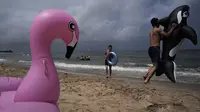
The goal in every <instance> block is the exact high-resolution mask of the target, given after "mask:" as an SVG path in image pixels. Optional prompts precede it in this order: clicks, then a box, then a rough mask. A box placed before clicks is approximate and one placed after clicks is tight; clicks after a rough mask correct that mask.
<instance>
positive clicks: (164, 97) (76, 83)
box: [0, 64, 200, 112]
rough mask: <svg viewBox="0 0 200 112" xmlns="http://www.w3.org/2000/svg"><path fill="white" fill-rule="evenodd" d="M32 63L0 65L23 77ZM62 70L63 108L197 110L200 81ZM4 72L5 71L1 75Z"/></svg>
mask: <svg viewBox="0 0 200 112" xmlns="http://www.w3.org/2000/svg"><path fill="white" fill-rule="evenodd" d="M28 70H29V67H23V66H18V65H5V64H1V65H0V74H3V75H4V76H12V77H23V76H24V75H25V74H26V73H27V71H28ZM58 72H59V79H60V87H61V88H60V97H59V101H58V106H59V108H60V112H69V111H70V112H76V111H78V112H79V111H81V112H89V111H90V112H121V111H122V112H198V111H200V90H199V89H200V88H199V85H198V84H183V83H177V84H173V83H171V82H166V81H154V80H153V81H151V83H150V84H147V85H146V84H144V83H143V80H142V79H136V78H135V79H123V78H119V77H115V76H113V78H111V79H107V78H105V75H104V76H100V75H97V74H93V75H92V74H79V73H70V72H67V74H65V73H66V72H61V71H58ZM1 76H2V75H1Z"/></svg>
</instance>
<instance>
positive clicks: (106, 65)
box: [104, 45, 112, 78]
mask: <svg viewBox="0 0 200 112" xmlns="http://www.w3.org/2000/svg"><path fill="white" fill-rule="evenodd" d="M111 51H112V45H109V46H108V49H107V50H106V51H105V53H104V58H105V67H106V75H107V78H108V67H109V71H110V76H109V77H110V78H111V74H112V65H109V64H108V62H107V59H108V60H110V61H111V58H112V57H111V56H110V57H108V58H107V54H108V53H109V52H111Z"/></svg>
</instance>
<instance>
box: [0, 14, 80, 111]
mask: <svg viewBox="0 0 200 112" xmlns="http://www.w3.org/2000/svg"><path fill="white" fill-rule="evenodd" d="M56 38H60V39H62V40H63V41H64V42H65V43H66V48H67V52H66V55H65V57H66V58H68V59H69V58H70V57H71V55H72V53H73V51H74V49H75V47H76V44H77V42H78V40H79V29H78V25H77V23H76V21H75V20H74V18H73V17H72V16H70V15H69V14H67V13H65V12H64V11H62V10H46V11H43V12H41V13H40V14H39V15H37V16H36V18H35V19H34V21H33V24H32V26H31V30H30V48H31V56H32V63H31V66H30V69H29V72H28V73H27V75H26V76H25V77H24V78H23V79H19V78H12V77H1V78H0V112H59V108H58V106H57V101H58V98H59V95H60V83H59V79H58V73H57V71H56V67H55V65H54V62H53V59H52V56H51V49H50V47H51V43H52V41H53V40H54V39H56Z"/></svg>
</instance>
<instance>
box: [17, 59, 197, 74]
mask: <svg viewBox="0 0 200 112" xmlns="http://www.w3.org/2000/svg"><path fill="white" fill-rule="evenodd" d="M18 62H19V63H25V64H31V61H24V60H19V61H18ZM54 63H55V66H56V67H57V68H61V69H65V68H72V69H73V68H79V69H88V70H91V69H94V70H95V69H96V70H104V69H105V66H104V65H89V64H67V63H64V62H58V61H55V62H54ZM148 68H149V67H122V66H113V70H115V71H121V72H143V73H144V72H147V70H148ZM185 69H186V70H187V71H177V75H179V76H200V72H197V71H195V69H192V68H185Z"/></svg>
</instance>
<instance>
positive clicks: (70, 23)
mask: <svg viewBox="0 0 200 112" xmlns="http://www.w3.org/2000/svg"><path fill="white" fill-rule="evenodd" d="M69 30H71V31H75V30H76V25H75V24H74V23H73V22H69Z"/></svg>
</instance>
